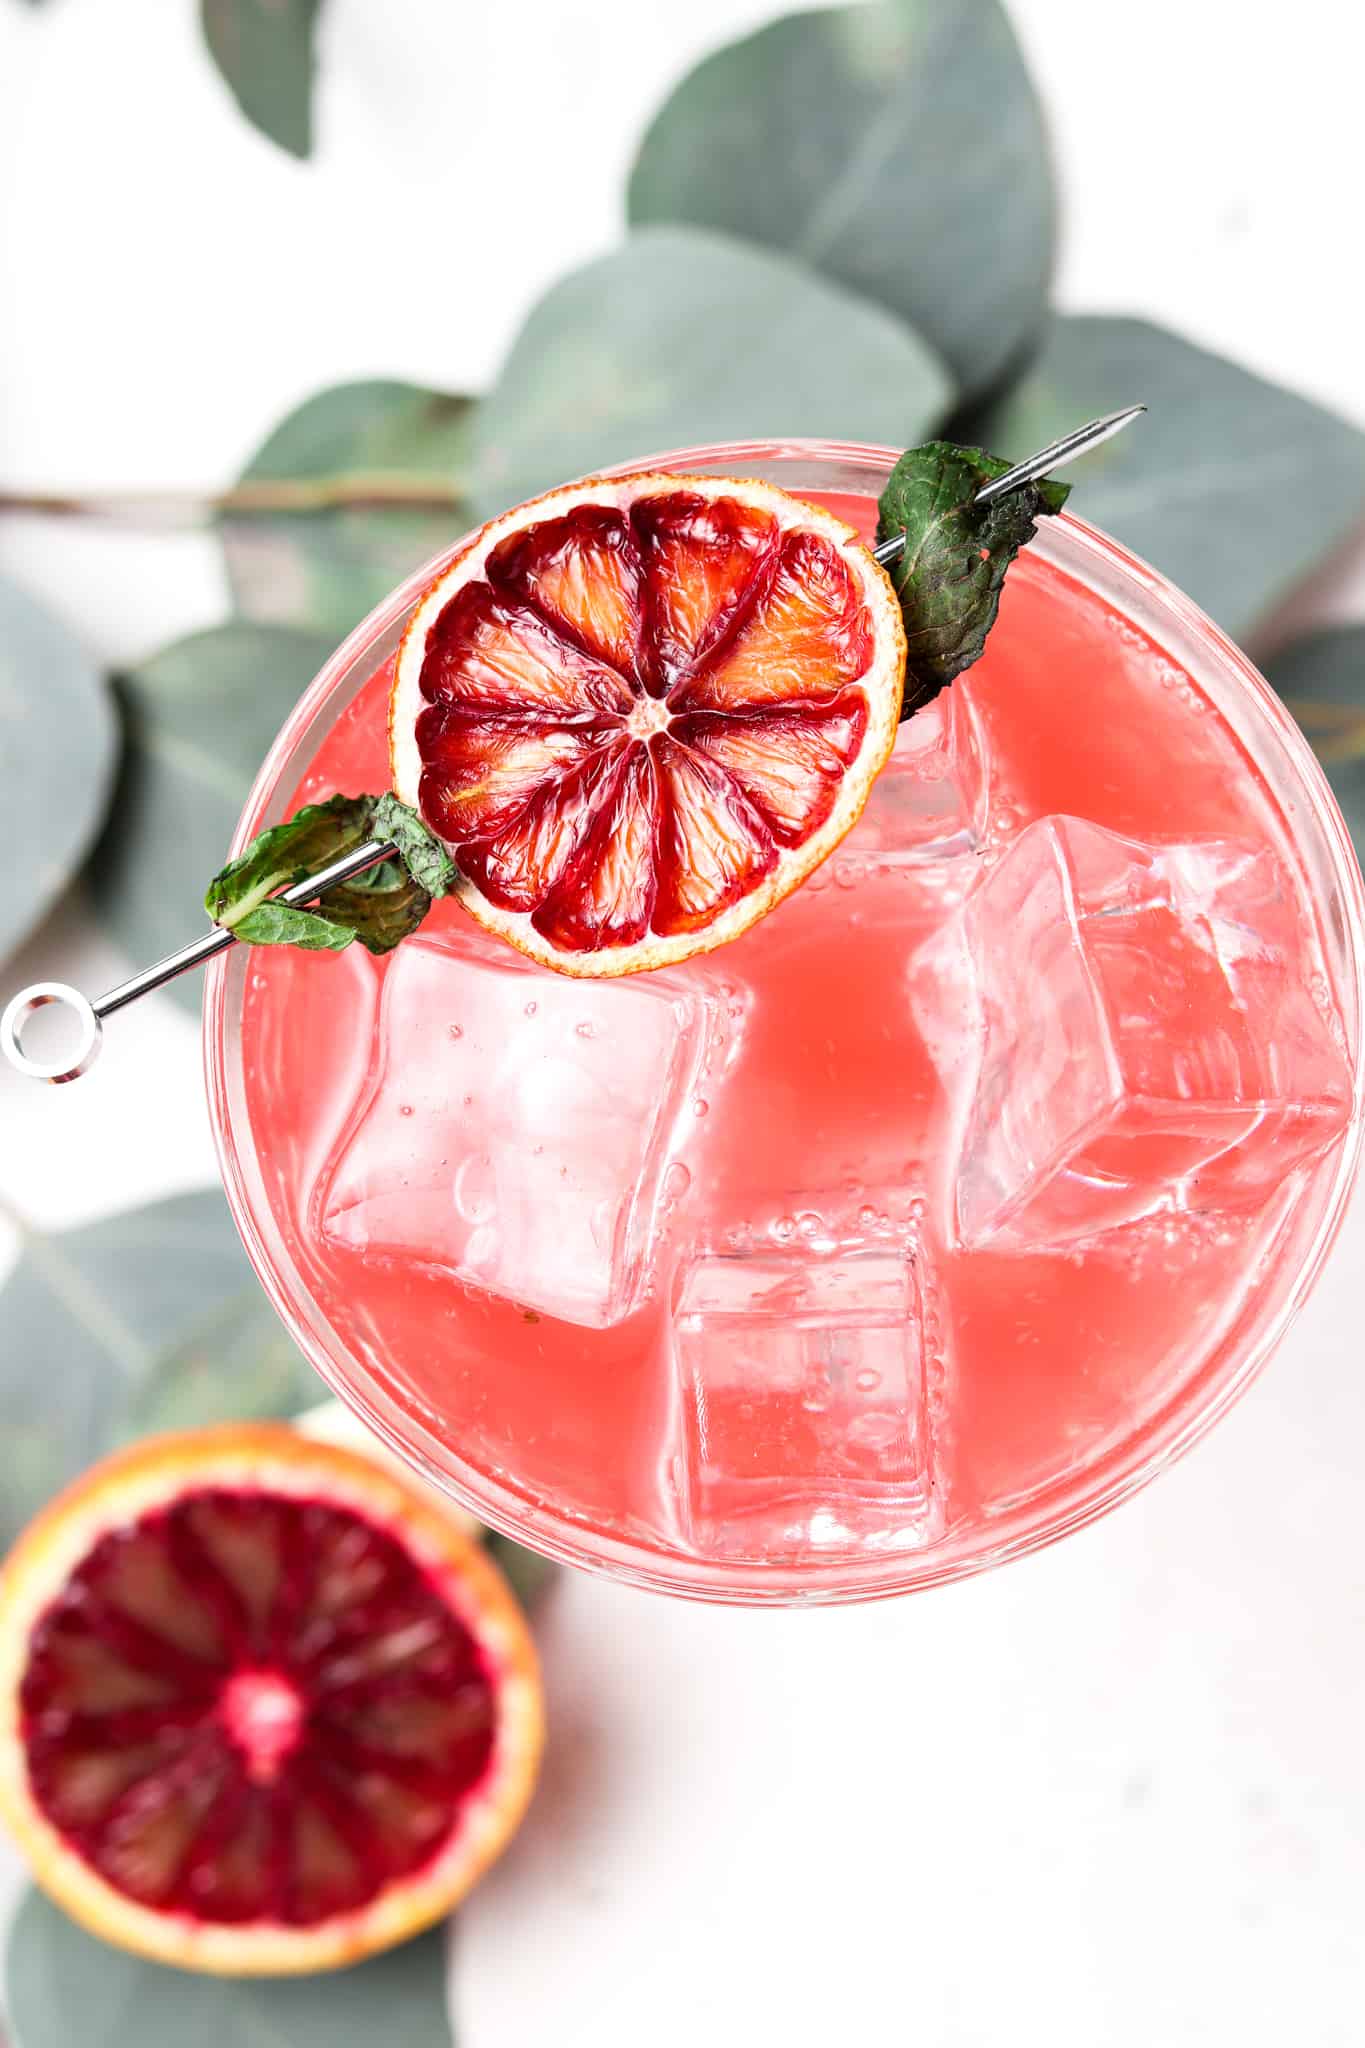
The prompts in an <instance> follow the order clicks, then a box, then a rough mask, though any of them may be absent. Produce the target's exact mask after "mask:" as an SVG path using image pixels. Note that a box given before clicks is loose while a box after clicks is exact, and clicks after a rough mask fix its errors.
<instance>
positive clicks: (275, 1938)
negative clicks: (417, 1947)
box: [0, 1430, 538, 1970]
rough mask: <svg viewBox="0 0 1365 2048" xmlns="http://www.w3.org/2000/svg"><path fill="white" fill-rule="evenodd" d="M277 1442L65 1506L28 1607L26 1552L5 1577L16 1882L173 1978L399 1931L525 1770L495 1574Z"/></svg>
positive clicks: (354, 1950)
mask: <svg viewBox="0 0 1365 2048" xmlns="http://www.w3.org/2000/svg"><path fill="white" fill-rule="evenodd" d="M220 1434H224V1435H226V1436H228V1437H234V1436H240V1435H241V1434H243V1433H242V1432H228V1433H219V1432H205V1433H203V1435H205V1436H208V1437H210V1438H215V1439H217V1438H219V1437H220ZM289 1436H290V1433H289V1432H286V1431H269V1430H263V1431H259V1432H256V1437H257V1439H258V1440H260V1443H261V1451H260V1456H259V1457H257V1459H256V1460H255V1463H256V1465H257V1466H258V1467H259V1466H260V1465H261V1464H262V1463H264V1464H266V1465H273V1466H274V1483H272V1474H271V1472H270V1471H261V1472H260V1474H259V1477H258V1478H257V1479H256V1480H255V1481H254V1482H253V1480H252V1479H251V1477H250V1474H249V1473H244V1472H243V1471H242V1469H241V1460H240V1459H230V1460H229V1463H230V1464H232V1465H234V1467H235V1469H233V1470H231V1471H227V1472H216V1471H215V1470H214V1469H213V1466H212V1463H210V1465H209V1466H207V1467H205V1466H203V1464H202V1461H200V1462H199V1465H198V1468H197V1469H193V1470H191V1471H188V1472H187V1473H186V1475H185V1478H184V1482H183V1483H182V1484H179V1485H176V1484H172V1485H171V1487H170V1488H169V1490H167V1489H166V1488H164V1487H163V1488H158V1489H156V1491H157V1492H159V1493H160V1494H161V1496H162V1497H160V1498H155V1499H153V1500H151V1501H149V1502H147V1503H146V1504H145V1505H143V1506H141V1507H140V1509H139V1510H138V1511H136V1512H123V1511H122V1508H121V1507H119V1508H118V1511H116V1512H114V1513H113V1514H112V1517H111V1516H109V1515H106V1514H105V1513H102V1512H101V1513H98V1514H97V1515H96V1516H95V1517H94V1518H93V1519H92V1518H91V1517H90V1516H89V1514H88V1513H83V1509H87V1508H88V1506H89V1502H88V1500H86V1501H84V1502H81V1503H78V1504H77V1506H76V1507H75V1508H74V1509H73V1510H72V1512H74V1513H76V1514H77V1515H78V1516H81V1518H82V1519H81V1522H80V1526H81V1527H82V1529H83V1530H85V1531H87V1532H88V1535H89V1539H90V1540H89V1541H88V1543H81V1544H78V1545H75V1546H73V1545H70V1544H69V1543H63V1544H61V1545H60V1546H59V1547H60V1548H62V1549H65V1550H69V1551H70V1552H71V1555H70V1556H69V1558H68V1560H67V1562H66V1564H65V1566H64V1568H63V1569H61V1570H60V1571H59V1573H58V1574H57V1575H56V1582H55V1583H54V1584H53V1585H51V1587H50V1588H47V1589H45V1590H46V1591H47V1593H48V1595H49V1597H46V1598H45V1599H44V1602H43V1604H42V1605H41V1606H40V1607H36V1608H35V1606H34V1586H35V1583H36V1584H38V1585H39V1586H41V1579H39V1580H37V1581H36V1582H35V1580H34V1579H33V1576H32V1572H31V1570H30V1571H25V1569H24V1552H25V1543H21V1546H20V1549H19V1551H18V1552H17V1553H16V1563H15V1564H13V1565H11V1567H10V1568H9V1569H8V1570H7V1573H6V1581H5V1602H4V1605H5V1607H6V1608H12V1607H13V1604H14V1601H15V1600H16V1599H17V1600H18V1601H19V1605H20V1607H21V1608H22V1609H23V1610H24V1614H23V1619H22V1621H21V1622H20V1626H22V1628H23V1635H24V1648H23V1653H22V1655H21V1656H20V1658H19V1659H18V1664H17V1669H16V1671H15V1683H14V1687H13V1693H12V1727H13V1735H14V1739H15V1744H16V1747H17V1750H18V1752H19V1754H20V1756H21V1758H22V1771H21V1772H19V1773H17V1775H18V1776H19V1777H20V1779H21V1783H20V1786H19V1803H20V1806H21V1811H20V1813H19V1815H18V1820H19V1833H20V1838H21V1841H23V1840H25V1838H26V1836H27V1837H28V1838H29V1842H30V1846H32V1845H33V1837H34V1836H35V1835H36V1836H37V1837H38V1838H39V1846H40V1847H41V1846H42V1845H43V1844H44V1843H45V1844H46V1845H47V1846H48V1847H50V1848H54V1849H55V1848H56V1847H57V1845H59V1853H57V1854H56V1855H55V1857H53V1858H48V1859H44V1858H43V1857H41V1856H39V1857H37V1858H36V1859H35V1861H36V1867H37V1873H38V1875H39V1876H40V1877H44V1876H45V1875H46V1876H47V1877H49V1878H50V1877H53V1876H54V1874H55V1876H56V1878H57V1881H56V1882H54V1883H53V1884H52V1885H51V1888H52V1889H53V1890H54V1891H55V1892H56V1894H57V1896H58V1897H59V1898H61V1899H62V1901H63V1903H66V1904H68V1905H70V1906H71V1907H72V1910H74V1911H76V1912H77V1913H78V1915H79V1917H82V1918H84V1919H87V1920H88V1921H89V1922H90V1924H93V1925H94V1926H95V1928H96V1931H97V1932H102V1933H107V1934H109V1935H110V1936H111V1938H113V1939H115V1940H126V1941H127V1942H128V1944H129V1945H132V1946H138V1947H143V1948H147V1949H150V1951H151V1952H153V1953H157V1954H160V1955H161V1956H162V1957H163V1958H164V1959H166V1960H169V1961H175V1962H181V1963H185V1964H187V1965H188V1966H191V1967H193V1966H195V1965H196V1964H198V1965H199V1966H202V1967H211V1968H231V1969H239V1970H254V1969H271V1970H274V1969H281V1968H309V1967H322V1966H325V1965H326V1964H327V1963H330V1962H337V1961H347V1960H352V1959H354V1957H355V1955H357V1954H362V1953H365V1952H367V1951H368V1950H369V1949H371V1948H374V1947H379V1946H383V1945H385V1943H386V1942H387V1941H390V1940H393V1939H395V1938H397V1937H398V1936H399V1935H401V1934H403V1933H408V1932H412V1931H415V1927H416V1926H418V1925H422V1924H426V1922H427V1921H428V1920H429V1919H430V1918H432V1917H434V1915H435V1914H436V1913H438V1912H439V1911H442V1910H444V1909H445V1908H446V1907H447V1906H448V1905H449V1903H451V1900H452V1898H453V1897H454V1896H457V1895H458V1892H459V1891H460V1890H462V1889H464V1888H465V1885H466V1884H467V1882H469V1881H471V1879H472V1876H473V1874H475V1871H476V1868H477V1867H479V1866H481V1864H482V1862H484V1861H486V1860H487V1853H488V1847H489V1840H490V1815H492V1816H493V1818H494V1820H495V1821H496V1819H497V1818H498V1817H499V1810H500V1816H501V1819H502V1821H503V1822H504V1824H505V1825H504V1827H503V1832H504V1833H506V1832H510V1828H511V1826H512V1825H514V1824H515V1820H516V1818H518V1817H519V1814H520V1811H521V1807H522V1805H524V1801H525V1796H526V1793H527V1792H528V1791H529V1784H530V1778H531V1776H532V1775H533V1772H534V1761H535V1751H536V1748H537V1746H538V1733H537V1730H538V1721H536V1720H535V1718H534V1716H532V1717H531V1720H529V1721H528V1720H527V1718H526V1716H525V1714H524V1712H523V1711H522V1710H523V1708H524V1706H525V1697H524V1696H525V1693H526V1683H525V1681H526V1677H527V1673H528V1670H529V1672H530V1673H531V1674H532V1676H533V1672H534V1665H533V1662H531V1663H529V1664H528V1661H527V1660H528V1658H529V1656H530V1653H529V1648H528V1647H527V1645H526V1643H525V1639H524V1632H523V1631H521V1629H520V1623H519V1618H518V1617H517V1615H516V1611H515V1608H514V1605H513V1603H512V1602H511V1597H510V1595H508V1594H507V1593H506V1591H505V1589H504V1588H503V1587H502V1586H501V1582H500V1581H499V1580H498V1578H497V1574H496V1572H495V1571H494V1570H493V1568H492V1567H491V1566H489V1565H488V1564H487V1562H486V1560H485V1559H484V1558H483V1557H482V1555H481V1553H479V1552H478V1550H477V1547H476V1546H474V1545H472V1544H470V1542H469V1539H468V1538H467V1537H465V1535H464V1534H463V1533H462V1532H461V1531H459V1530H457V1529H445V1530H442V1531H441V1533H440V1535H439V1539H438V1542H437V1544H436V1547H435V1549H434V1550H433V1549H432V1548H431V1546H430V1545H429V1543H427V1542H426V1541H425V1540H424V1537H425V1535H426V1534H427V1533H428V1532H429V1531H430V1529H431V1528H432V1527H433V1526H436V1527H439V1523H440V1517H439V1515H438V1513H437V1511H435V1510H434V1509H432V1508H431V1507H430V1506H429V1505H425V1504H423V1505H420V1506H418V1507H417V1509H416V1513H415V1519H410V1518H409V1514H410V1509H411V1508H412V1506H413V1503H412V1499H411V1496H410V1494H409V1492H408V1489H407V1487H406V1485H405V1483H404V1482H402V1481H400V1480H398V1479H396V1478H395V1477H393V1476H392V1475H388V1474H381V1473H379V1472H377V1471H376V1470H375V1469H374V1468H372V1467H369V1466H367V1465H366V1463H365V1461H363V1460H360V1459H358V1458H356V1457H355V1456H354V1455H353V1454H352V1453H350V1452H348V1451H341V1450H338V1449H336V1448H335V1447H334V1446H331V1445H309V1446H307V1447H306V1448H305V1449H304V1451H303V1452H302V1453H301V1454H300V1455H298V1456H295V1455H294V1454H293V1453H292V1451H289V1450H286V1451H284V1452H283V1454H282V1457H281V1456H279V1455H277V1454H280V1442H279V1440H280V1439H286V1440H288V1439H289ZM166 1441H167V1442H169V1443H172V1444H173V1443H175V1442H176V1441H177V1440H174V1439H172V1440H166ZM179 1441H182V1442H184V1443H187V1444H191V1445H193V1444H194V1443H195V1442H196V1439H193V1438H191V1439H184V1440H179ZM150 1449H151V1453H152V1454H153V1455H154V1456H160V1457H162V1458H163V1460H164V1458H165V1455H166V1453H165V1447H164V1445H154V1446H152V1447H150ZM119 1469H120V1470H122V1471H126V1465H125V1466H122V1467H120V1468H119ZM162 1469H163V1470H164V1469H165V1467H164V1465H163V1468H162ZM281 1470H283V1471H284V1473H285V1476H286V1479H287V1481H288V1483H287V1484H285V1485H281V1484H279V1483H278V1478H279V1473H280V1471H281ZM357 1473H359V1474H360V1483H359V1484H357V1483H356V1480H357ZM310 1478H311V1479H312V1480H313V1481H314V1484H313V1485H311V1486H310V1485H308V1484H307V1483H306V1482H307V1480H308V1479H310ZM338 1478H339V1479H340V1482H341V1483H340V1485H338ZM144 1491H145V1489H143V1488H141V1487H136V1486H135V1487H134V1488H133V1489H132V1491H131V1493H130V1492H129V1490H128V1488H127V1487H126V1486H125V1487H123V1488H116V1489H115V1495H114V1497H113V1498H111V1500H110V1502H109V1505H110V1506H111V1507H115V1506H116V1505H117V1503H118V1500H119V1497H120V1496H121V1497H122V1499H123V1500H124V1501H126V1502H127V1503H128V1504H129V1505H130V1506H131V1502H132V1499H133V1498H134V1497H136V1496H139V1495H141V1494H142V1493H143V1492H144ZM395 1506H397V1508H398V1509H399V1513H398V1514H395V1513H394V1509H395ZM50 1512H51V1511H50ZM36 1527H37V1528H38V1529H40V1530H41V1529H42V1527H43V1524H41V1523H40V1524H39V1525H36ZM49 1533H50V1532H49ZM26 1541H27V1539H26ZM47 1548H48V1550H49V1554H50V1551H51V1545H50V1542H49V1544H48V1546H47ZM452 1566H454V1570H455V1575H454V1577H452ZM16 1586H18V1587H19V1591H18V1593H16V1592H15V1587H16ZM6 1618H7V1617H6V1615H5V1614H4V1613H3V1612H0V1621H3V1620H5V1619H6ZM509 1647H510V1651H511V1654H510V1656H509ZM509 1684H511V1685H514V1686H515V1687H516V1688H517V1689H518V1690H519V1692H520V1694H521V1695H522V1697H521V1698H520V1699H519V1700H518V1701H517V1703H516V1708H515V1711H514V1712H513V1713H511V1714H510V1715H509V1712H508V1706H509V1697H510V1695H509ZM519 1749H520V1750H521V1751H522V1752H523V1753H522V1754H521V1755H517V1754H515V1752H517V1751H518V1750H519ZM509 1765H510V1767H511V1768H510V1774H509ZM2 1789H3V1788H0V1790H2ZM7 1803H8V1802H7ZM12 1817H13V1816H12ZM29 1823H32V1826H29V1825H28V1824H29ZM493 1832H494V1833H496V1827H495V1828H494V1829H493ZM466 1835H467V1836H468V1841H467V1842H466V1840H465V1839H464V1838H465V1837H466ZM45 1862H46V1868H45ZM73 1868H75V1869H78V1870H79V1872H80V1874H81V1878H82V1882H81V1883H80V1884H78V1886H77V1888H76V1890H77V1896H76V1897H75V1898H74V1899H73V1898H72V1896H70V1895H69V1894H68V1892H67V1891H66V1890H65V1889H64V1886H63V1883H62V1881H61V1880H62V1877H63V1875H66V1876H70V1874H71V1872H72V1870H73ZM82 1901H83V1902H84V1904H85V1907H86V1909H87V1910H85V1911H82V1910H81V1907H82Z"/></svg>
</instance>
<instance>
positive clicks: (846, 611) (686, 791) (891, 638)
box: [389, 473, 905, 975]
mask: <svg viewBox="0 0 1365 2048" xmlns="http://www.w3.org/2000/svg"><path fill="white" fill-rule="evenodd" d="M904 671H905V635H904V628H903V626H902V623H901V611H900V605H899V603H898V601H897V598H896V593H895V591H894V589H893V587H892V585H891V582H890V579H889V578H888V577H887V575H886V573H885V571H884V570H882V569H881V568H880V567H879V566H878V564H877V563H876V562H875V561H874V560H873V558H872V555H871V553H870V552H869V550H868V549H867V548H865V547H864V546H863V544H862V542H861V541H860V540H859V539H858V536H857V535H856V534H855V533H854V531H853V530H852V528H851V527H848V526H845V525H844V524H843V523H842V521H840V520H838V519H836V518H834V517H833V516H832V515H831V514H830V513H828V512H825V511H823V510H821V509H820V508H819V507H818V506H814V505H808V504H805V503H803V502H802V501H801V500H800V499H797V498H793V497H789V496H788V494H787V493H786V492H785V491H779V490H777V489H775V488H774V487H773V486H772V485H770V484H764V483H751V482H739V481H736V480H735V479H734V478H730V477H721V478H717V477H681V476H666V475H662V474H657V473H655V474H642V475H639V476H630V477H623V478H615V479H607V480H597V481H593V482H588V483H581V484H573V485H569V486H567V487H566V488H565V489H562V490H558V491H551V492H550V493H548V495H547V496H545V497H543V498H538V499H535V500H533V502H532V503H530V504H528V505H522V506H519V507H518V508H517V510H516V511H514V512H508V513H506V514H504V516H503V517H502V518H500V519H495V520H494V521H493V522H492V524H491V525H489V526H486V527H484V529H483V530H482V532H480V533H478V534H476V535H475V537H474V539H473V540H472V541H471V542H470V543H469V544H468V546H467V547H465V548H464V549H463V550H462V551H461V553H460V554H459V555H457V557H456V558H455V560H454V561H453V562H452V563H451V564H450V566H449V567H448V568H447V569H446V570H444V572H443V573H442V574H441V575H440V576H439V577H438V578H437V579H436V581H435V582H434V583H433V584H432V585H431V587H430V589H429V590H427V592H426V593H425V595H424V596H423V598H422V599H421V602H420V603H419V604H418V607H417V610H416V612H415V613H414V615H413V617H412V620H411V622H410V623H409V626H408V629H407V632H406V634H405V636H404V639H403V644H402V647H401V649H400V651H399V655H398V662H397V667H396V670H395V675H394V685H393V695H392V700H391V706H390V723H389V739H390V752H391V755H392V765H393V777H394V787H395V789H396V790H397V792H398V795H399V796H400V797H401V798H402V799H403V801H404V802H405V803H409V804H412V805H414V806H416V807H417V808H418V809H419V810H420V811H421V813H422V816H423V817H424V818H425V819H426V822H427V823H428V825H430V826H431V828H432V830H433V831H435V832H436V833H438V834H439V835H440V837H441V838H442V839H444V840H445V841H446V843H447V844H448V845H449V846H450V847H451V848H452V849H453V851H454V854H455V858H456V860H457V862H458V865H459V869H460V882H459V884H458V889H457V892H458V894H459V896H460V898H461V900H462V901H463V902H464V904H465V907H466V908H467V909H468V910H469V911H471V912H472V913H473V915H474V916H475V917H476V918H477V919H478V920H479V922H480V923H481V924H483V925H486V926H487V927H488V928H489V929H490V930H491V931H494V932H497V933H498V934H499V935H500V936H502V937H503V938H506V939H508V940H510V941H511V943H512V944H513V945H514V946H517V947H519V948H520V949H521V951H522V952H524V953H529V954H531V955H532V956H533V957H534V958H535V959H537V960H540V961H543V962H544V963H545V964H546V965H547V966H549V967H554V968H558V969H559V970H560V971H562V972H564V973H566V974H580V975H610V974H631V973H634V972H636V971H637V970H639V969H641V968H648V967H660V966H664V965H666V964H668V963H669V962H670V961H676V960H681V959H685V958H687V957H688V956H689V955H690V954H693V953H700V952H705V951H707V950H708V949H709V948H711V947H713V946H719V945H723V944H724V943H725V942H726V941H727V940H729V939H733V938H736V937H737V936H738V935H739V933H740V932H742V931H744V930H745V929H746V928H747V927H748V926H749V925H751V924H752V923H753V922H754V920H755V919H756V918H758V917H761V916H763V914H764V913H765V912H766V911H768V910H771V909H772V908H773V906H774V905H775V904H777V903H779V902H781V900H782V898H783V897H784V896H787V895H789V894H790V893H791V891H792V890H793V889H794V888H796V887H797V885H798V883H800V882H801V881H803V880H804V879H805V877H806V876H807V875H808V874H809V873H810V871H811V869H812V868H813V867H815V866H816V865H817V864H818V863H819V862H820V861H822V860H823V859H824V858H825V856H826V855H827V854H828V853H830V852H831V851H832V850H833V848H834V847H835V846H837V845H838V843H839V841H840V840H841V839H842V838H843V837H844V835H845V834H846V833H847V832H848V831H850V830H851V828H852V826H853V825H854V824H855V823H856V822H857V819H858V815H859V813H860V812H861V810H862V808H863V805H864V803H865V802H866V799H867V794H868V791H869V789H870V788H871V786H872V781H873V778H874V777H875V776H876V774H877V771H878V770H879V769H880V768H881V766H882V764H883V762H884V761H885V760H886V757H887V755H888V754H889V753H890V751H891V747H892V744H893V742H894V740H895V736H896V725H897V721H898V719H899V717H900V708H901V693H902V688H903V682H904Z"/></svg>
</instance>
